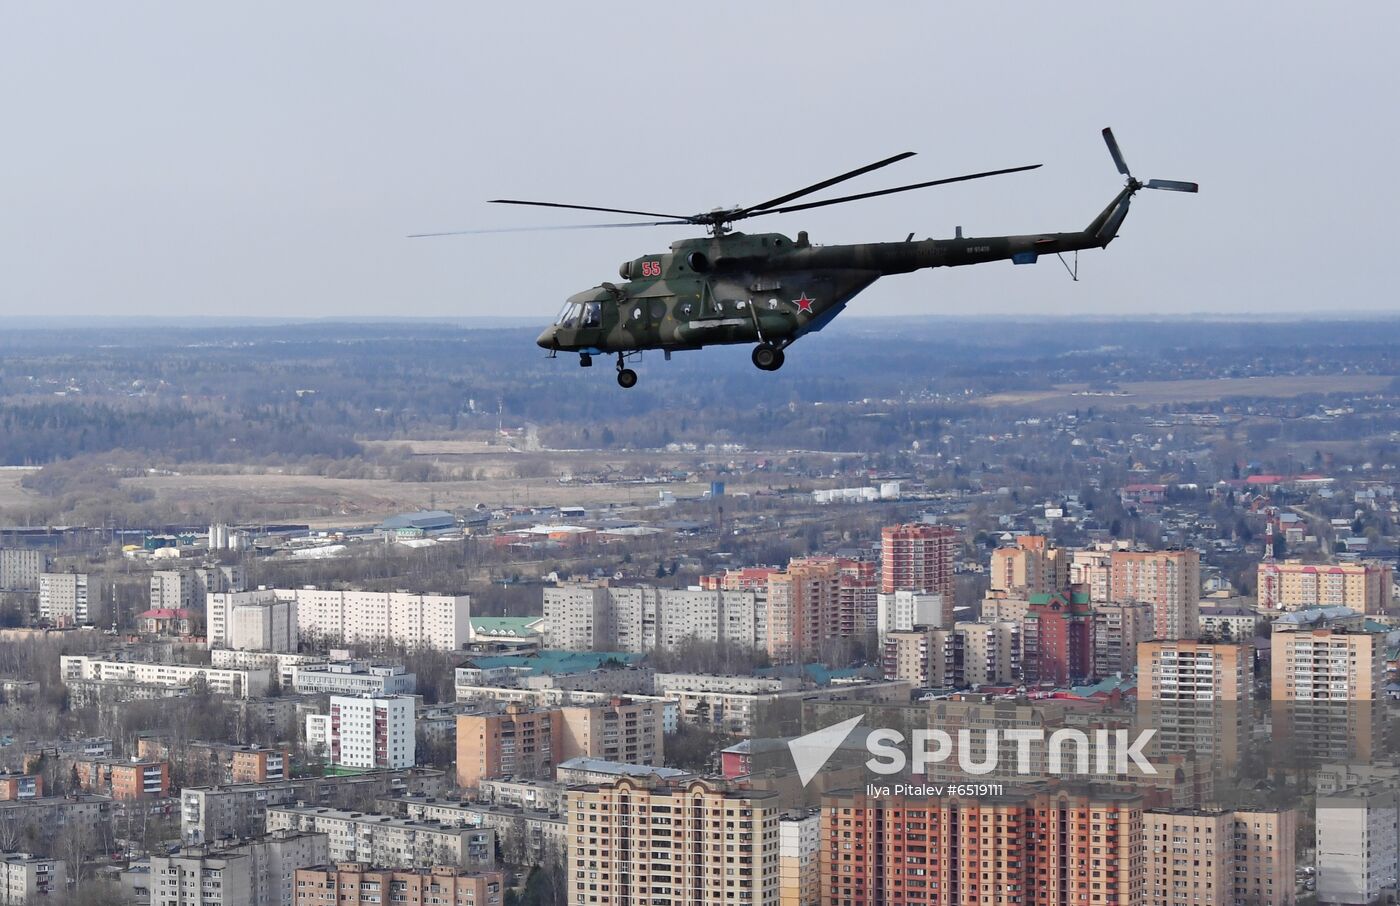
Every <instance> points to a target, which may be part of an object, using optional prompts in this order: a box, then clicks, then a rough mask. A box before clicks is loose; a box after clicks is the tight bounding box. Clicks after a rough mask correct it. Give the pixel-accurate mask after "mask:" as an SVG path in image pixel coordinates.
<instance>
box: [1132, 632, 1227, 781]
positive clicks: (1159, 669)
mask: <svg viewBox="0 0 1400 906" xmlns="http://www.w3.org/2000/svg"><path fill="white" fill-rule="evenodd" d="M1252 661H1253V655H1252V652H1251V649H1250V648H1249V647H1248V646H1246V645H1243V644H1239V643H1228V642H1196V641H1191V640H1185V639H1183V640H1177V641H1152V642H1141V643H1139V644H1138V702H1139V706H1138V711H1139V716H1140V717H1141V718H1143V720H1144V721H1145V722H1146V725H1148V726H1152V727H1155V728H1157V735H1156V736H1155V737H1154V740H1153V741H1154V744H1155V745H1157V746H1158V747H1159V748H1160V750H1161V751H1163V752H1166V753H1190V752H1198V753H1201V754H1203V755H1207V756H1210V757H1214V758H1216V759H1217V760H1218V761H1221V762H1223V763H1227V764H1233V763H1234V761H1235V759H1236V758H1238V756H1239V753H1240V752H1241V750H1242V749H1243V746H1244V742H1245V739H1246V738H1247V734H1248V727H1249V725H1250V721H1248V720H1246V717H1247V713H1246V712H1247V707H1246V706H1247V704H1248V703H1249V701H1250V700H1251V699H1253V697H1254V671H1253V664H1252ZM1144 703H1150V704H1146V705H1145V704H1144Z"/></svg>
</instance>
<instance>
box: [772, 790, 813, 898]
mask: <svg viewBox="0 0 1400 906" xmlns="http://www.w3.org/2000/svg"><path fill="white" fill-rule="evenodd" d="M821 839H822V817H821V812H820V811H818V810H813V811H808V812H788V813H785V814H784V815H783V816H782V817H781V818H780V819H779V821H778V906H820V904H821V895H822V876H821V857H820V855H821Z"/></svg>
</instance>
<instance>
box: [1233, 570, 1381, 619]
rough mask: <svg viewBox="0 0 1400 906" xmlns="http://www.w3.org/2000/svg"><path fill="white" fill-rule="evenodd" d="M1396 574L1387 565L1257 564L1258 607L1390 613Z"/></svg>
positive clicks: (1266, 608)
mask: <svg viewBox="0 0 1400 906" xmlns="http://www.w3.org/2000/svg"><path fill="white" fill-rule="evenodd" d="M1394 584H1395V570H1394V568H1393V567H1392V566H1390V565H1389V564H1388V563H1381V562H1379V561H1374V560H1373V561H1367V562H1363V563H1325V564H1310V563H1303V562H1302V561H1301V560H1284V561H1282V562H1280V561H1275V560H1265V561H1264V562H1262V563H1260V564H1259V579H1258V596H1259V606H1260V608H1262V609H1265V610H1300V609H1302V608H1305V607H1350V608H1351V609H1353V610H1356V611H1359V612H1360V613H1369V614H1383V613H1385V612H1386V611H1388V610H1389V609H1390V605H1391V596H1392V590H1393V588H1394Z"/></svg>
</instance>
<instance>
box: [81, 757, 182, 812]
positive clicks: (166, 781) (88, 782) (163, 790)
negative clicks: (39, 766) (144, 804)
mask: <svg viewBox="0 0 1400 906" xmlns="http://www.w3.org/2000/svg"><path fill="white" fill-rule="evenodd" d="M72 770H73V775H74V776H75V777H77V780H78V786H79V787H80V788H81V789H84V790H87V791H88V792H90V793H102V794H104V795H107V796H111V797H112V799H113V800H115V801H117V802H124V801H130V800H133V799H165V798H167V797H168V796H169V795H170V762H168V761H165V760H164V759H155V758H147V759H130V760H126V759H121V758H94V759H91V760H85V759H79V760H76V761H74V762H73V769H72Z"/></svg>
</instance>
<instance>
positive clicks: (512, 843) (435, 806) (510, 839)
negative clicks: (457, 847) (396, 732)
mask: <svg viewBox="0 0 1400 906" xmlns="http://www.w3.org/2000/svg"><path fill="white" fill-rule="evenodd" d="M376 808H378V809H379V810H381V811H385V810H387V811H391V812H392V813H393V814H395V815H398V816H399V817H402V818H412V819H413V820H415V821H439V822H441V823H443V824H457V825H461V826H466V827H486V828H491V829H493V830H494V831H495V832H496V838H497V840H499V841H500V844H501V856H502V861H505V862H508V863H510V864H513V865H537V864H540V863H542V862H547V861H549V859H550V858H551V857H554V858H558V859H561V860H562V859H564V858H565V856H566V854H567V852H568V848H569V827H568V819H567V818H566V817H565V816H564V815H563V807H562V803H560V805H559V807H557V808H556V809H554V810H553V811H547V810H544V809H540V808H525V807H521V806H518V805H506V804H503V803H499V804H490V803H485V802H467V801H453V800H450V799H438V798H435V797H431V796H403V797H398V798H393V799H381V800H379V802H378V803H377V804H376Z"/></svg>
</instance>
